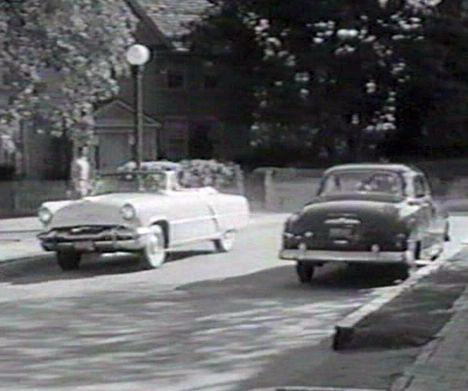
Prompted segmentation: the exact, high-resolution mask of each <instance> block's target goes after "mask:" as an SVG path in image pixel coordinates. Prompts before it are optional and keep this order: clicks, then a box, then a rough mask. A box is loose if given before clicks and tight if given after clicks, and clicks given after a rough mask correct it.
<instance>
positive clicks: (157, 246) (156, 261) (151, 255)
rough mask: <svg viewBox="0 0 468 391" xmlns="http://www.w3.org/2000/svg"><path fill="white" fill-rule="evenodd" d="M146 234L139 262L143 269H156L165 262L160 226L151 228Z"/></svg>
mask: <svg viewBox="0 0 468 391" xmlns="http://www.w3.org/2000/svg"><path fill="white" fill-rule="evenodd" d="M151 231H152V232H151V233H150V234H148V237H147V240H146V243H145V247H144V249H143V254H142V255H141V262H142V265H143V266H144V268H145V269H156V268H158V267H160V266H161V265H162V264H163V263H164V261H165V260H166V255H167V254H166V248H165V247H166V246H165V235H164V231H163V229H162V228H161V226H160V225H154V226H153V227H151Z"/></svg>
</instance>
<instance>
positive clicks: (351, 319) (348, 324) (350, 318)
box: [332, 257, 447, 350]
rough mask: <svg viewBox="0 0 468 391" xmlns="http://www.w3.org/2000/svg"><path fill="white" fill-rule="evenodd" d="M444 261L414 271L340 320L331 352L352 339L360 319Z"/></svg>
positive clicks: (443, 259)
mask: <svg viewBox="0 0 468 391" xmlns="http://www.w3.org/2000/svg"><path fill="white" fill-rule="evenodd" d="M446 261H447V258H445V257H442V258H439V259H437V260H436V261H434V262H431V264H430V265H428V266H425V267H423V268H421V269H418V270H416V271H415V272H414V273H411V275H410V277H408V278H407V279H406V280H405V281H404V282H403V283H401V284H399V285H396V286H394V287H391V288H389V289H388V290H387V291H386V292H384V293H383V294H382V295H379V296H378V297H376V298H375V299H374V300H372V301H371V302H370V303H367V304H366V305H364V306H362V307H361V308H359V309H358V310H356V311H354V312H352V313H351V314H349V315H347V316H346V317H345V318H344V319H342V320H340V321H339V322H338V323H337V324H336V325H335V333H334V335H333V338H332V348H333V350H341V349H342V348H343V347H344V346H345V345H346V344H347V343H349V342H350V341H351V340H352V339H353V335H354V331H355V330H354V329H355V327H356V325H357V324H358V323H359V322H360V321H361V320H362V319H364V318H365V317H367V316H368V315H370V314H371V313H373V312H375V311H378V310H379V309H380V308H382V307H383V306H384V305H385V304H387V303H388V302H390V301H392V300H393V299H394V298H395V297H397V296H399V295H400V294H401V293H403V292H404V291H406V290H408V289H409V288H411V287H412V286H413V285H415V284H416V283H417V282H418V281H419V280H420V279H421V278H423V277H425V276H427V275H429V274H431V273H433V272H435V271H437V270H438V269H439V268H440V267H441V266H442V265H443V264H444V263H445V262H446Z"/></svg>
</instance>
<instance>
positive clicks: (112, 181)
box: [92, 173, 165, 195]
mask: <svg viewBox="0 0 468 391" xmlns="http://www.w3.org/2000/svg"><path fill="white" fill-rule="evenodd" d="M164 187H165V176H164V173H151V174H134V173H119V174H112V175H104V176H101V177H99V178H97V179H96V181H95V182H94V184H93V191H92V194H93V195H101V194H109V193H136V192H138V193H141V192H157V191H159V190H162V189H164Z"/></svg>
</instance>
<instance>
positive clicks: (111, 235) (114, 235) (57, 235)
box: [47, 226, 136, 242]
mask: <svg viewBox="0 0 468 391" xmlns="http://www.w3.org/2000/svg"><path fill="white" fill-rule="evenodd" d="M135 237H136V233H135V232H133V231H132V230H130V229H128V228H127V227H124V226H78V227H70V228H60V229H54V230H52V231H50V232H48V234H47V239H51V240H53V241H55V242H65V241H83V240H103V241H112V240H117V239H118V240H131V239H135Z"/></svg>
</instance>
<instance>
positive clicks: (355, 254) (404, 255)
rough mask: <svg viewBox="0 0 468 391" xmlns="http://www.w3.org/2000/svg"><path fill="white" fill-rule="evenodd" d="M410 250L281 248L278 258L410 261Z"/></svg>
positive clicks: (411, 256)
mask: <svg viewBox="0 0 468 391" xmlns="http://www.w3.org/2000/svg"><path fill="white" fill-rule="evenodd" d="M412 254H413V253H412V252H411V251H379V252H373V251H328V250H299V249H294V250H281V251H280V254H279V257H280V259H284V260H290V261H293V260H294V261H304V262H320V263H321V262H345V263H353V262H356V263H402V262H403V263H412V262H414V257H413V255H412Z"/></svg>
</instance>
